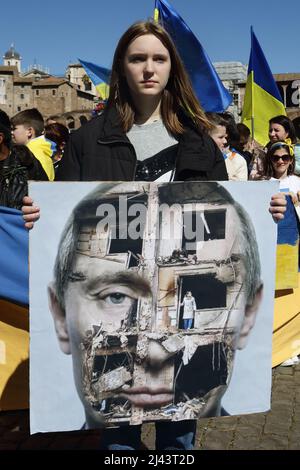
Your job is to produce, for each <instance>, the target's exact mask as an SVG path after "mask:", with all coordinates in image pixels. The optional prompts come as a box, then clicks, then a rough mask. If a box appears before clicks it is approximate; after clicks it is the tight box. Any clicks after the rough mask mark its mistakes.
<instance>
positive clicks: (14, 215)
mask: <svg viewBox="0 0 300 470" xmlns="http://www.w3.org/2000/svg"><path fill="white" fill-rule="evenodd" d="M28 243H29V238H28V230H27V229H26V228H25V226H24V220H23V217H22V212H21V211H19V210H17V209H12V208H10V207H4V206H0V246H1V256H0V299H6V300H8V301H11V302H14V303H17V304H22V305H28V298H29V293H28V291H29V274H28Z"/></svg>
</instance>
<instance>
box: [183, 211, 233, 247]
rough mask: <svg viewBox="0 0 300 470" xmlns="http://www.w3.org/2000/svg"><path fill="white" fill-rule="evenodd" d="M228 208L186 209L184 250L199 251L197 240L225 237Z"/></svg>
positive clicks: (221, 238) (184, 214)
mask: <svg viewBox="0 0 300 470" xmlns="http://www.w3.org/2000/svg"><path fill="white" fill-rule="evenodd" d="M225 228H226V210H225V209H216V210H207V211H185V212H184V213H183V231H182V250H184V251H186V253H187V254H195V253H196V252H197V242H203V241H210V240H223V239H224V238H225Z"/></svg>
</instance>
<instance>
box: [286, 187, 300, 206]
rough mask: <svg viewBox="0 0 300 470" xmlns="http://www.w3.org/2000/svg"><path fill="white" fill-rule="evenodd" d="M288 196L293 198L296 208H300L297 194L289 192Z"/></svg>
mask: <svg viewBox="0 0 300 470" xmlns="http://www.w3.org/2000/svg"><path fill="white" fill-rule="evenodd" d="M285 194H286V195H287V196H291V199H292V201H293V204H294V206H298V197H297V194H295V193H293V192H292V191H289V192H288V193H285Z"/></svg>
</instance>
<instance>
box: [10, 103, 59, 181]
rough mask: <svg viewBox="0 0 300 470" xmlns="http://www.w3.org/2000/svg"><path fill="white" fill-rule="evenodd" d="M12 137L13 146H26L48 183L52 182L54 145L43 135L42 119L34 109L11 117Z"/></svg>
mask: <svg viewBox="0 0 300 470" xmlns="http://www.w3.org/2000/svg"><path fill="white" fill-rule="evenodd" d="M11 124H12V136H13V140H14V142H15V144H21V145H27V147H28V148H29V150H30V151H31V152H32V153H33V154H34V156H35V157H36V158H37V159H38V160H39V162H40V163H41V165H42V167H43V169H44V171H45V173H46V174H47V176H48V179H49V180H50V181H53V180H54V167H53V162H52V155H53V153H54V151H55V148H56V144H55V143H54V142H52V141H51V140H48V139H46V138H45V136H44V135H43V133H44V119H43V116H42V115H41V113H40V112H39V111H38V110H37V109H36V108H32V109H26V110H24V111H20V112H19V113H18V114H16V115H15V116H13V117H12V119H11Z"/></svg>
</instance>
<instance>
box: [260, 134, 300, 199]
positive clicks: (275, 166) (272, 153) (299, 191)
mask: <svg viewBox="0 0 300 470" xmlns="http://www.w3.org/2000/svg"><path fill="white" fill-rule="evenodd" d="M294 170H295V156H294V149H293V146H292V145H290V144H288V143H286V142H280V141H279V142H274V143H273V144H272V145H271V146H270V147H269V150H268V152H267V155H266V159H265V169H264V172H265V175H266V177H267V178H268V179H278V180H280V191H281V192H285V193H288V194H289V195H290V196H291V197H292V200H293V202H294V204H297V205H298V204H299V201H300V177H299V176H296V175H294Z"/></svg>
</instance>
